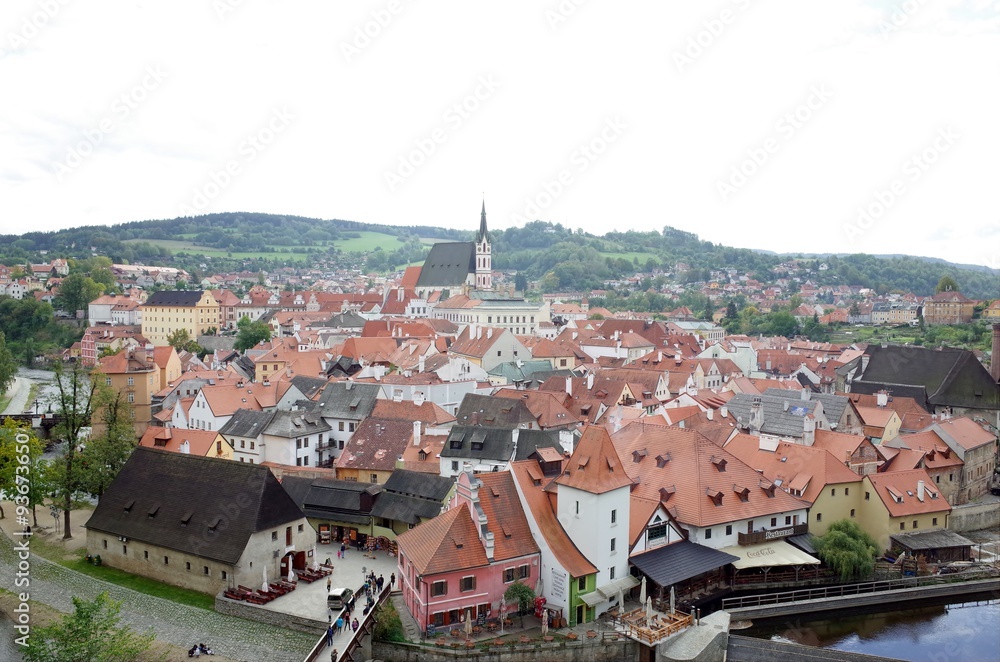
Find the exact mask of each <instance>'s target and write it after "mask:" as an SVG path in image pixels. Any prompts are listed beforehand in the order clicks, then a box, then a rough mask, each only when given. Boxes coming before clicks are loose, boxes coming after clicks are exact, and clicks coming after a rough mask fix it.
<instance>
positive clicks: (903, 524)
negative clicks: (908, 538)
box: [899, 522, 906, 531]
mask: <svg viewBox="0 0 1000 662" xmlns="http://www.w3.org/2000/svg"><path fill="white" fill-rule="evenodd" d="M899 530H900V531H905V530H906V522H900V523H899Z"/></svg>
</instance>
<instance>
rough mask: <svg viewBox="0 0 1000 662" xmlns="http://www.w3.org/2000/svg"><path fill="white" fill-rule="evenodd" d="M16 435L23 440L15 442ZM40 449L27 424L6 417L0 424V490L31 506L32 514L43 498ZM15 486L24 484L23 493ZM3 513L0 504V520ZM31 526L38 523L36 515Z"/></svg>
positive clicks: (13, 499) (22, 504)
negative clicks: (24, 436)
mask: <svg viewBox="0 0 1000 662" xmlns="http://www.w3.org/2000/svg"><path fill="white" fill-rule="evenodd" d="M18 435H27V443H26V444H24V443H18ZM22 441H23V437H22ZM25 447H27V451H28V452H27V454H26V455H27V460H28V461H27V463H26V464H25V463H23V462H21V461H20V460H22V459H23V456H24V455H25V453H24V452H23V451H24V448H25ZM43 450H44V449H43V448H42V444H41V442H39V441H38V437H37V436H35V433H34V431H33V430H32V429H31V428H30V427H29V426H21V425H20V424H19V423H18V422H17V421H16V420H15V419H13V418H8V419H7V420H6V421H4V424H3V425H2V426H0V490H2V491H3V492H4V493H6V494H7V495H8V498H9V499H10V500H12V501H15V503H17V505H19V506H31V510H32V515H34V514H35V505H36V504H39V503H41V502H42V501H43V500H44V498H45V491H46V490H45V483H44V480H43V475H44V472H43V470H42V467H41V466H40V463H41V462H42V460H41V457H42V451H43ZM18 467H21V468H20V469H19V468H18ZM18 476H21V477H20V478H18ZM19 485H22V486H23V485H26V486H27V492H20V491H19V490H18V486H19ZM21 489H24V488H23V487H22V488H21ZM6 516H7V514H6V513H5V512H4V510H3V506H2V505H0V519H3V518H4V517H6ZM34 525H35V526H38V517H37V516H35V520H34Z"/></svg>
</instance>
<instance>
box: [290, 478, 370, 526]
mask: <svg viewBox="0 0 1000 662" xmlns="http://www.w3.org/2000/svg"><path fill="white" fill-rule="evenodd" d="M281 484H282V485H283V486H284V487H285V490H286V491H287V492H288V494H289V496H291V497H292V499H293V500H294V501H295V503H296V504H298V506H299V507H300V508H302V510H303V512H304V513H305V514H306V516H307V517H313V518H316V519H327V520H331V519H332V520H338V521H341V522H349V523H355V524H367V523H368V522H369V521H371V517H370V515H369V512H368V509H367V508H368V506H367V504H368V503H370V499H366V498H364V496H365V495H368V496H369V497H377V495H378V494H379V493H380V492H381V490H382V487H381V486H380V485H376V484H374V483H359V482H356V481H349V480H327V479H321V478H303V477H301V476H290V475H286V476H285V477H284V478H283V479H282V481H281Z"/></svg>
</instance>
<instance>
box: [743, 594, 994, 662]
mask: <svg viewBox="0 0 1000 662" xmlns="http://www.w3.org/2000/svg"><path fill="white" fill-rule="evenodd" d="M984 597H989V598H992V599H989V600H986V599H984V600H980V601H974V600H970V601H967V602H961V601H957V599H956V598H946V599H945V601H943V602H942V601H937V602H932V601H920V606H916V605H915V606H914V607H913V608H911V609H900V610H897V611H890V612H881V613H877V612H874V611H871V610H868V611H862V610H845V611H842V612H836V614H830V613H827V614H823V615H822V618H816V619H813V618H809V617H801V618H797V619H784V618H782V619H770V620H767V621H759V622H757V623H755V624H754V626H753V627H751V628H750V629H747V630H736V631H734V634H740V635H746V636H750V637H758V638H763V639H774V640H779V641H792V642H795V643H800V644H807V645H809V646H819V647H822V648H834V649H837V650H843V651H851V652H855V653H865V654H868V655H882V656H885V657H891V658H897V659H902V660H911V661H912V662H923V661H925V660H926V661H927V662H997V661H998V660H1000V599H997V596H995V595H991V596H984ZM949 600H950V602H948V601H949ZM915 602H916V601H915Z"/></svg>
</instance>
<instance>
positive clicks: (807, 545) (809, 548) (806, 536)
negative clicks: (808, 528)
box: [785, 533, 816, 554]
mask: <svg viewBox="0 0 1000 662" xmlns="http://www.w3.org/2000/svg"><path fill="white" fill-rule="evenodd" d="M785 542H787V543H790V544H792V545H794V546H796V547H798V548H799V549H801V550H802V551H803V552H805V553H806V554H815V553H816V547H815V546H814V545H813V537H812V534H811V533H802V534H800V535H797V536H789V537H788V538H785Z"/></svg>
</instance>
